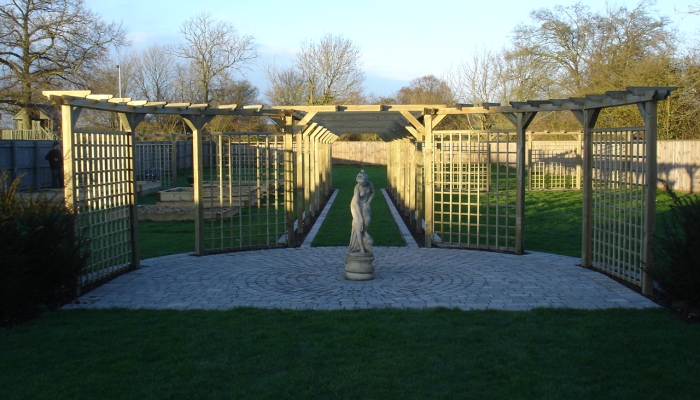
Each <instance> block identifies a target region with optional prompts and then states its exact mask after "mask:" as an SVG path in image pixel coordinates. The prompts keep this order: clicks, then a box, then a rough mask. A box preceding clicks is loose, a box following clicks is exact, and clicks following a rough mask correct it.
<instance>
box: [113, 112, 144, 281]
mask: <svg viewBox="0 0 700 400" xmlns="http://www.w3.org/2000/svg"><path fill="white" fill-rule="evenodd" d="M119 118H120V120H121V122H122V126H123V127H124V129H125V131H126V132H129V146H128V148H127V151H128V154H127V157H126V158H127V160H128V161H127V163H128V164H129V165H128V166H127V168H126V169H127V170H128V171H129V172H128V173H129V185H130V186H131V187H130V188H129V211H130V213H129V214H130V219H131V224H130V227H129V229H130V233H131V267H132V268H140V267H141V264H140V257H139V215H138V209H139V208H138V201H137V193H136V191H137V188H138V185H137V184H136V173H135V171H134V170H135V165H134V164H135V161H136V158H135V156H134V155H135V153H136V133H135V132H136V126H137V125H138V124H139V123H141V121H143V120H144V118H145V115H136V114H125V113H120V114H119Z"/></svg>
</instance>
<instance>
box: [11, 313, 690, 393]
mask: <svg viewBox="0 0 700 400" xmlns="http://www.w3.org/2000/svg"><path fill="white" fill-rule="evenodd" d="M0 354H1V355H2V356H1V357H0V398H2V399H4V400H10V399H49V398H50V399H76V398H85V399H135V398H177V399H180V398H181V399H199V398H207V399H219V398H221V399H230V398H270V399H281V398H293V399H315V398H344V399H369V398H371V399H402V398H415V399H423V398H439V399H446V398H455V399H457V398H459V399H464V398H474V399H509V398H517V399H578V398H583V399H616V400H617V399H642V398H643V399H697V398H700V386H699V385H697V377H698V376H700V326H698V325H688V324H684V323H682V322H680V321H678V320H675V319H673V318H671V317H670V316H669V314H668V312H666V311H665V310H603V311H578V310H555V309H537V310H533V311H529V312H505V311H459V310H448V309H432V310H424V311H416V310H376V309H375V310H365V311H292V310H261V309H235V310H230V311H223V312H221V311H219V312H217V311H146V310H117V309H112V310H72V311H57V312H52V313H49V314H47V315H45V316H44V317H43V318H41V319H40V320H38V321H35V322H32V323H30V324H27V325H25V326H21V327H18V328H14V329H12V330H6V331H0Z"/></svg>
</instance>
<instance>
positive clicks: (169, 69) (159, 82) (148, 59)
mask: <svg viewBox="0 0 700 400" xmlns="http://www.w3.org/2000/svg"><path fill="white" fill-rule="evenodd" d="M175 64H176V61H175V59H174V57H173V56H172V55H170V54H168V53H167V52H166V51H165V48H163V47H162V46H158V45H152V46H149V47H148V48H147V49H146V50H144V51H143V52H141V53H140V55H139V60H138V64H137V65H136V66H135V69H136V71H135V73H134V83H135V85H136V87H137V93H138V96H139V97H143V98H146V99H147V100H149V101H163V100H171V99H172V91H173V90H172V87H173V85H174V80H175V73H176V65H175Z"/></svg>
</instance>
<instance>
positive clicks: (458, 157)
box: [433, 131, 516, 251]
mask: <svg viewBox="0 0 700 400" xmlns="http://www.w3.org/2000/svg"><path fill="white" fill-rule="evenodd" d="M433 134H434V151H433V159H434V160H433V162H434V169H433V174H434V178H433V182H434V198H435V200H434V206H435V207H434V210H433V213H434V214H433V215H434V218H433V221H434V233H435V234H437V235H438V236H439V237H440V239H441V242H440V241H436V244H437V245H438V246H449V247H464V248H475V249H488V250H507V251H514V250H515V202H516V196H515V190H516V163H515V161H516V154H515V150H516V147H515V146H512V145H511V144H514V143H515V141H516V137H515V134H514V133H513V132H492V131H467V132H458V131H433Z"/></svg>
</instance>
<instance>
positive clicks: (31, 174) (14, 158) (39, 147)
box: [0, 140, 53, 190]
mask: <svg viewBox="0 0 700 400" xmlns="http://www.w3.org/2000/svg"><path fill="white" fill-rule="evenodd" d="M52 146H53V141H51V140H1V141H0V170H5V171H7V172H8V173H9V174H8V178H9V181H12V180H13V179H15V178H16V177H18V176H20V175H22V174H24V176H23V177H22V180H21V182H20V186H19V189H20V190H27V189H29V188H30V187H32V188H33V189H35V190H39V189H42V188H47V187H51V169H50V168H49V162H48V161H46V160H45V159H44V156H46V153H48V152H49V151H50V150H51V148H52ZM3 184H9V182H3Z"/></svg>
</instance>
